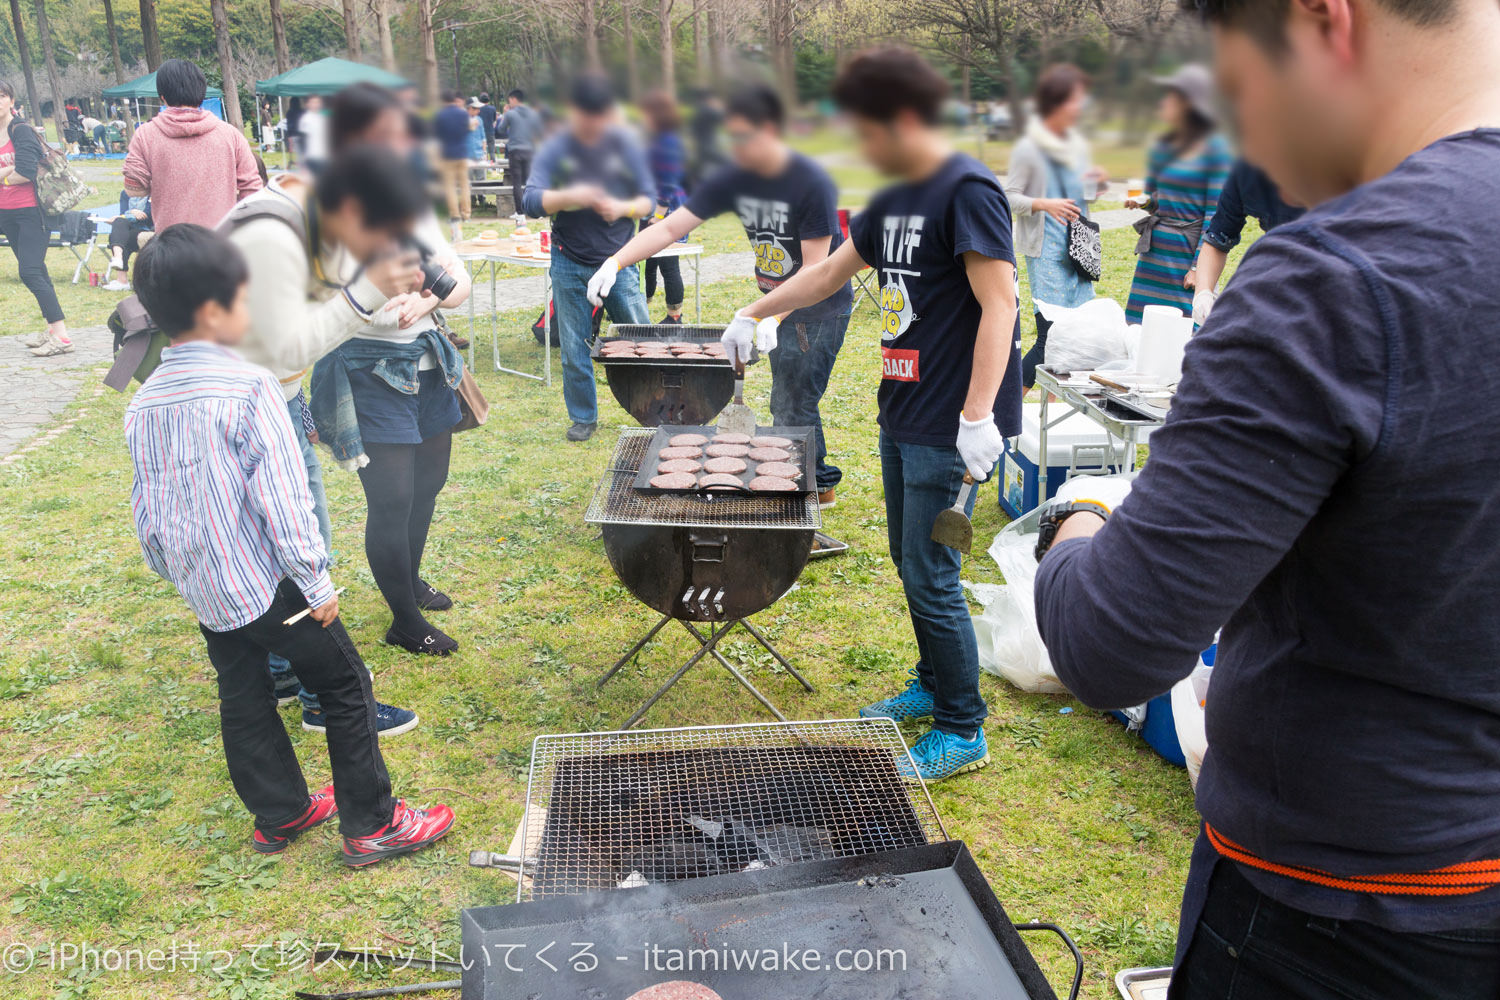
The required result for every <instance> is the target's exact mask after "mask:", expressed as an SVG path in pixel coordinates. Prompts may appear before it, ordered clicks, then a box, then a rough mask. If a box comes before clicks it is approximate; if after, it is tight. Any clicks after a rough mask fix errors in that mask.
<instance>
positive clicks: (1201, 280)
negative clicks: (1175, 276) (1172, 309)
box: [1188, 160, 1306, 326]
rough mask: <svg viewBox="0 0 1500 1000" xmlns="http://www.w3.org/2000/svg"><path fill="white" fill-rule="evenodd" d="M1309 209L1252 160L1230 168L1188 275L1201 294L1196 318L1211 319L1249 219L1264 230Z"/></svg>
mask: <svg viewBox="0 0 1500 1000" xmlns="http://www.w3.org/2000/svg"><path fill="white" fill-rule="evenodd" d="M1305 211H1306V209H1302V208H1298V207H1297V206H1295V205H1288V204H1287V203H1286V202H1285V201H1284V200H1282V197H1281V191H1280V190H1278V189H1277V187H1276V182H1275V181H1273V180H1271V178H1269V177H1267V176H1266V174H1265V171H1263V170H1261V169H1260V168H1259V167H1257V166H1255V165H1254V164H1252V163H1251V162H1250V161H1249V160H1239V161H1237V162H1236V163H1235V165H1234V169H1233V170H1231V171H1230V172H1229V180H1227V181H1225V182H1224V189H1223V190H1222V191H1220V192H1219V207H1218V208H1217V209H1216V210H1215V211H1214V217H1213V219H1211V220H1210V221H1209V223H1208V228H1207V229H1205V230H1204V231H1203V245H1202V246H1200V247H1199V248H1198V263H1197V264H1196V265H1194V267H1193V270H1192V271H1191V272H1190V273H1189V275H1188V279H1189V280H1190V281H1191V282H1192V284H1193V287H1194V288H1196V289H1197V294H1196V295H1194V296H1193V322H1195V323H1197V324H1198V325H1199V326H1202V325H1203V324H1204V323H1206V322H1207V321H1208V314H1209V313H1210V312H1211V311H1212V310H1213V307H1214V302H1215V301H1217V299H1218V297H1219V279H1220V278H1221V277H1223V276H1224V266H1225V265H1226V264H1228V263H1229V253H1230V251H1231V250H1233V249H1234V248H1235V247H1237V246H1239V245H1240V237H1241V236H1243V235H1244V232H1245V222H1246V220H1248V219H1254V220H1255V221H1257V222H1259V223H1260V228H1261V230H1262V231H1263V232H1267V233H1269V232H1270V231H1271V230H1273V229H1275V228H1276V227H1277V226H1281V225H1285V224H1286V223H1288V222H1294V221H1296V220H1297V219H1300V218H1302V213H1303V212H1305Z"/></svg>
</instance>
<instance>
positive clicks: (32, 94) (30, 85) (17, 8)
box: [10, 0, 42, 121]
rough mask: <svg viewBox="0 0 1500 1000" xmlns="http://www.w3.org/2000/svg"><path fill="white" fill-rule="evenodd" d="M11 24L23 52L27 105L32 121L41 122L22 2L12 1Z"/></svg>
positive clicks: (38, 97) (18, 45) (22, 70)
mask: <svg viewBox="0 0 1500 1000" xmlns="http://www.w3.org/2000/svg"><path fill="white" fill-rule="evenodd" d="M10 23H11V24H12V25H13V26H14V27H15V29H16V47H17V48H19V49H20V50H21V75H22V76H24V77H26V104H27V107H29V108H31V120H32V121H41V114H42V99H41V97H40V96H39V95H38V94H37V92H36V76H35V74H33V73H32V71H31V46H30V45H28V44H26V22H24V21H22V20H21V0H10Z"/></svg>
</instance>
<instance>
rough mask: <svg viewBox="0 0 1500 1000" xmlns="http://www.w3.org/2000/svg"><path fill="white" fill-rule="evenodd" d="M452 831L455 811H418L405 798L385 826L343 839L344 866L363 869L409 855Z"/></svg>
mask: <svg viewBox="0 0 1500 1000" xmlns="http://www.w3.org/2000/svg"><path fill="white" fill-rule="evenodd" d="M452 828H453V810H452V809H449V808H448V807H447V806H442V805H438V806H428V807H427V808H425V809H417V808H414V807H412V806H409V805H407V804H406V800H405V799H402V800H400V801H399V802H397V803H396V813H395V815H394V816H393V817H392V818H391V821H390V822H389V823H387V824H386V825H385V826H383V827H381V828H380V829H379V830H376V831H375V832H374V833H372V834H369V835H368V836H364V837H345V838H344V864H346V865H348V866H349V867H350V868H363V867H364V866H365V865H373V864H374V863H375V862H377V861H383V860H385V859H386V858H394V857H395V856H396V855H398V854H410V853H411V852H412V851H416V850H420V849H421V848H423V847H426V846H427V845H428V844H435V843H437V842H438V841H439V840H442V839H443V837H444V836H445V835H446V834H447V833H448V831H449V830H451V829H452Z"/></svg>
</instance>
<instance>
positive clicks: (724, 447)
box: [703, 444, 750, 458]
mask: <svg viewBox="0 0 1500 1000" xmlns="http://www.w3.org/2000/svg"><path fill="white" fill-rule="evenodd" d="M703 453H704V454H705V455H707V456H708V457H709V458H744V457H745V456H746V455H748V454H750V449H749V448H748V447H746V446H745V445H742V444H711V445H709V446H708V447H707V448H704V449H703Z"/></svg>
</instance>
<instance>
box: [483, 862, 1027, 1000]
mask: <svg viewBox="0 0 1500 1000" xmlns="http://www.w3.org/2000/svg"><path fill="white" fill-rule="evenodd" d="M461 920H462V925H463V958H464V965H465V970H464V973H463V1000H626V998H627V997H629V996H630V995H631V994H632V993H635V992H636V991H637V990H641V989H644V988H645V987H647V986H651V985H654V984H656V983H660V982H666V981H670V980H681V979H685V980H690V981H693V982H698V983H702V984H703V985H705V986H709V987H711V988H712V989H714V990H716V991H718V993H719V994H720V995H721V996H722V997H723V998H724V1000H769V998H773V997H775V998H782V997H795V998H798V1000H813V998H817V1000H845V998H847V1000H887V998H889V1000H896V998H912V1000H917V998H923V1000H926V998H933V997H955V998H958V997H961V998H963V1000H981V998H983V1000H1056V994H1054V993H1053V991H1052V988H1051V986H1050V985H1048V983H1047V980H1046V979H1045V978H1044V977H1043V976H1042V972H1041V970H1040V969H1039V968H1038V967H1037V964H1036V961H1035V959H1033V958H1032V957H1031V953H1030V952H1029V951H1028V950H1027V949H1026V946H1025V945H1024V944H1023V943H1022V941H1021V938H1020V935H1019V934H1018V933H1017V932H1016V930H1015V928H1014V927H1013V926H1012V925H1011V922H1010V919H1009V918H1008V917H1007V916H1006V915H1005V911H1004V909H1002V908H1001V906H1000V903H999V901H998V900H997V899H996V898H995V894H994V893H993V892H992V891H991V890H990V887H989V883H988V882H986V881H985V879H984V876H983V875H982V874H981V873H980V871H979V868H978V867H977V866H976V865H975V864H974V859H973V858H972V857H971V856H970V855H969V851H968V848H966V847H965V846H964V845H963V843H962V842H961V841H948V842H946V843H941V844H928V845H925V846H922V847H912V848H903V849H900V850H894V851H886V852H883V853H880V854H870V855H863V856H860V857H856V858H843V859H840V860H836V861H815V862H808V863H806V864H795V865H786V866H783V867H777V868H768V869H765V870H762V871H750V872H739V873H737V874H733V875H716V876H711V877H709V878H700V879H692V880H689V881H685V882H671V883H659V884H654V885H648V886H646V887H643V888H639V889H619V890H615V891H613V892H603V893H587V894H584V895H581V896H569V897H563V898H556V899H549V900H546V901H543V902H534V903H515V904H512V905H510V906H492V907H483V908H476V909H469V910H464V911H463V913H462V916H461ZM648 949H655V951H654V952H652V954H654V955H655V956H656V958H655V959H654V963H655V964H654V965H653V964H648V963H650V962H651V961H652V960H651V959H648ZM691 949H697V950H699V955H698V957H697V962H698V964H697V966H695V967H694V968H692V969H691V970H689V969H686V968H683V969H676V970H672V969H668V968H667V967H666V966H667V965H668V964H669V962H670V961H671V959H672V957H673V956H674V955H679V954H681V955H685V954H686V953H687V952H688V951H689V950H691ZM726 950H728V951H729V952H730V953H732V954H735V955H738V956H742V958H741V960H740V968H738V969H731V970H726V969H724V968H723V967H722V965H721V967H720V968H719V969H717V970H715V969H713V968H711V967H710V968H705V966H709V965H710V964H711V960H710V959H709V958H708V957H707V955H708V954H709V953H713V954H717V955H718V956H719V957H720V958H721V959H722V958H723V956H724V955H725V953H726ZM798 950H800V955H801V956H803V957H802V958H801V959H800V960H799V962H798V965H799V966H801V968H799V969H791V968H788V967H787V965H786V963H785V960H784V956H785V955H787V954H789V953H791V952H793V951H798ZM809 950H816V951H817V952H818V953H819V956H820V966H823V967H819V968H817V969H816V970H809V969H808V968H807V967H806V966H807V964H808V961H807V959H806V955H807V953H808V951H809ZM840 953H843V954H845V955H846V956H848V957H847V958H846V959H845V964H851V963H852V962H854V961H856V960H858V959H857V956H859V955H863V956H866V958H867V959H868V960H869V961H878V962H879V963H880V965H881V967H880V968H879V969H877V970H871V971H863V972H861V971H841V970H837V969H832V968H828V967H827V966H832V965H833V964H834V962H835V961H836V956H838V955H839V954H840ZM902 955H904V968H903V967H902V965H903V959H901V958H900V957H898V956H902ZM751 956H753V957H754V958H755V959H756V964H757V967H756V968H755V969H753V970H748V971H747V970H746V968H745V967H744V965H745V962H746V960H747V958H746V957H751ZM770 956H775V965H776V966H777V967H776V968H772V969H769V970H768V969H767V968H765V966H766V965H767V964H768V963H770V962H771V961H772V960H771V958H770ZM548 964H550V965H552V966H556V969H555V971H554V970H553V969H551V968H548Z"/></svg>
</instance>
